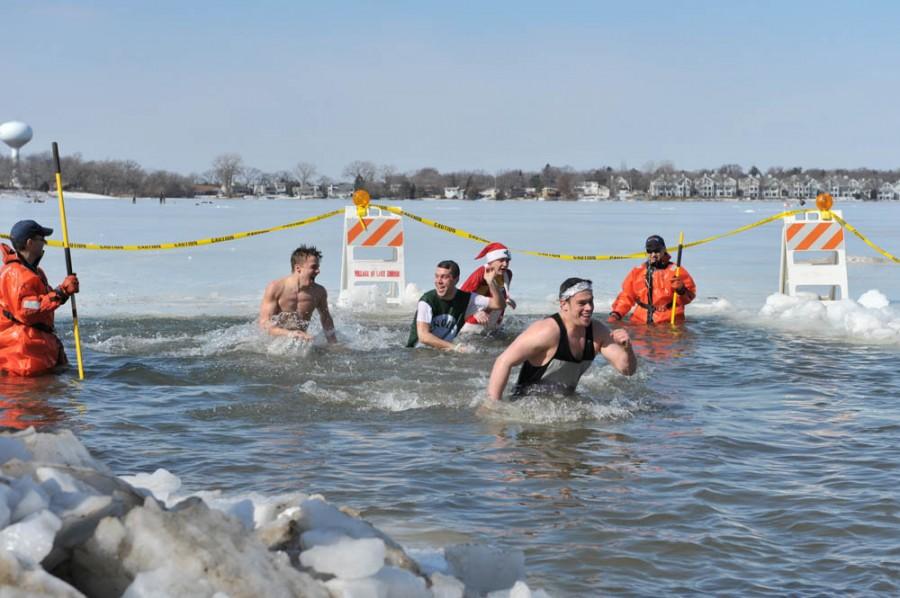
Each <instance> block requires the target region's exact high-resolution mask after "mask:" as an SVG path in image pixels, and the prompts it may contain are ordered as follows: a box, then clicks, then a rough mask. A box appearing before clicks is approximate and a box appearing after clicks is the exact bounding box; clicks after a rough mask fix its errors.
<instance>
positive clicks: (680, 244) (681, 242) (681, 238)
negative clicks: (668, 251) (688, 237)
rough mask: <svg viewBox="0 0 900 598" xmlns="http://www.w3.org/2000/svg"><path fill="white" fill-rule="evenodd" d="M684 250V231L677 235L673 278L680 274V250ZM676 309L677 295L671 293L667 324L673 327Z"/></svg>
mask: <svg viewBox="0 0 900 598" xmlns="http://www.w3.org/2000/svg"><path fill="white" fill-rule="evenodd" d="M682 249H684V231H681V234H680V235H678V259H676V260H675V276H678V275H679V274H680V273H681V250H682ZM677 308H678V293H672V310H671V312H670V313H669V324H670V325H672V326H674V325H675V310H676V309H677Z"/></svg>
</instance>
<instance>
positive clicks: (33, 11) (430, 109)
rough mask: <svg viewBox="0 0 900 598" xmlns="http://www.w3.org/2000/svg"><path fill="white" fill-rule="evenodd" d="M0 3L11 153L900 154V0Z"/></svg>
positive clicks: (764, 161) (614, 157)
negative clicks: (20, 143)
mask: <svg viewBox="0 0 900 598" xmlns="http://www.w3.org/2000/svg"><path fill="white" fill-rule="evenodd" d="M628 5H633V6H628ZM0 23H3V32H4V41H3V44H4V46H5V48H4V53H3V56H4V58H3V60H2V62H0V122H2V121H7V120H13V119H16V120H23V121H25V122H28V123H29V124H31V125H32V127H33V128H34V131H35V135H34V139H33V140H32V142H31V143H30V144H29V145H28V146H26V147H25V148H24V149H23V154H27V153H29V152H37V151H43V150H46V149H49V147H50V143H51V141H59V143H60V147H61V149H62V151H63V152H64V153H70V154H71V153H75V152H80V153H81V154H82V155H83V156H84V157H85V158H89V159H105V158H117V159H133V160H136V161H138V162H139V163H140V164H142V165H143V166H144V167H145V168H148V169H153V168H164V169H168V170H174V171H177V172H182V173H189V172H202V171H204V170H206V169H208V168H209V167H210V164H211V162H212V160H213V158H214V157H215V156H216V155H218V154H221V153H224V152H237V153H240V154H241V155H242V156H243V158H244V161H245V163H247V164H248V165H251V166H255V167H257V168H260V169H262V170H265V171H274V170H280V169H291V168H292V167H293V166H294V165H295V164H296V163H297V162H299V161H306V162H311V163H313V164H315V165H316V166H317V167H318V169H319V171H320V173H324V174H327V175H330V176H337V175H339V174H340V173H341V171H342V170H343V168H344V166H345V165H346V164H347V163H349V162H351V161H353V160H370V161H373V162H375V163H376V164H388V165H392V166H394V167H395V168H396V169H398V170H399V171H409V170H413V169H416V168H420V167H424V166H433V167H435V168H438V169H440V170H442V171H449V170H456V169H481V170H485V171H487V172H497V171H499V170H502V169H506V168H525V169H539V168H540V167H542V166H543V165H544V164H545V163H548V162H549V163H551V164H554V165H559V166H563V165H569V166H572V167H574V168H578V169H586V168H592V167H598V166H605V165H611V166H614V167H618V166H621V165H622V164H627V165H628V166H629V167H636V168H642V167H644V166H645V165H646V164H647V163H648V162H651V161H653V162H659V161H663V160H669V161H672V162H674V163H675V165H676V166H677V167H679V168H686V169H695V168H703V167H717V166H719V165H721V164H724V163H738V164H741V165H742V166H744V167H745V168H749V167H750V166H751V165H756V166H758V167H760V168H767V167H769V166H776V165H780V166H785V167H788V166H802V167H804V168H809V167H815V166H820V167H825V168H838V167H858V166H869V167H873V168H898V167H900V157H898V155H897V149H898V146H900V143H898V142H900V108H898V106H900V101H898V98H900V26H898V25H900V3H896V2H888V1H883V2H867V1H865V0H862V1H859V2H852V3H851V2H829V1H819V2H806V1H802V2H801V1H778V2H770V1H758V2H750V1H747V2H725V1H705V0H693V1H688V0H685V1H674V0H670V1H668V2H664V1H642V2H633V3H624V2H600V1H595V2H560V3H557V4H556V5H555V6H551V5H550V3H547V2H531V1H529V0H519V1H517V2H506V1H489V0H481V1H480V2H468V1H458V2H452V3H451V2H442V3H428V2H390V1H386V2H332V3H319V2H316V3H311V2H310V3H307V2H298V1H286V0H256V1H254V2H227V1H218V2H211V1H205V0H201V1H192V2H188V1H186V0H182V1H169V0H155V1H129V0H119V1H115V2H113V1H100V0H97V1H91V0H81V1H74V0H73V1H68V0H65V1H64V0H54V1H45V0H3V1H2V2H0Z"/></svg>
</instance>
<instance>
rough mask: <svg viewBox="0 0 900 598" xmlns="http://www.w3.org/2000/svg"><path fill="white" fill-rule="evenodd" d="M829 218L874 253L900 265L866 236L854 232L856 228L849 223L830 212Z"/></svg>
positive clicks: (856, 231)
mask: <svg viewBox="0 0 900 598" xmlns="http://www.w3.org/2000/svg"><path fill="white" fill-rule="evenodd" d="M831 217H832V218H834V219H835V220H837V221H838V223H839V224H840V225H841V226H843V227H844V228H846V229H847V230H849V231H850V232H851V233H853V234H854V235H856V236H857V237H859V238H860V239H862V242H863V243H865V244H866V245H868V246H869V247H871V248H872V249H874V250H875V251H877V252H878V253H880V254H881V255H883V256H884V257H886V258H888V259H889V260H891V261H892V262H894V263H895V264H900V259H897V258H896V257H894V256H893V255H891V254H890V253H888V252H887V251H885V250H884V249H882V248H881V247H879V246H878V245H876V244H875V243H873V242H872V241H870V240H869V239H867V238H866V236H865V235H864V234H862V233H861V232H859V231H858V230H856V227H854V226H853V225H852V224H850V223H849V222H847V221H846V220H844V219H843V218H841V217H840V216H838V215H837V214H835V213H834V212H831Z"/></svg>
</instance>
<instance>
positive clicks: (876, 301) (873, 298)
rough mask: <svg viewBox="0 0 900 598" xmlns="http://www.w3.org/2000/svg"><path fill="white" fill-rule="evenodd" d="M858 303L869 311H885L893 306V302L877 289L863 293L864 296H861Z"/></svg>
mask: <svg viewBox="0 0 900 598" xmlns="http://www.w3.org/2000/svg"><path fill="white" fill-rule="evenodd" d="M858 303H859V304H860V305H862V306H863V307H868V308H869V309H884V308H886V307H888V306H889V305H890V304H891V302H890V301H888V298H887V297H885V296H884V294H883V293H882V292H881V291H879V290H877V289H872V290H870V291H866V292H865V293H863V294H862V296H860V298H859V301H858Z"/></svg>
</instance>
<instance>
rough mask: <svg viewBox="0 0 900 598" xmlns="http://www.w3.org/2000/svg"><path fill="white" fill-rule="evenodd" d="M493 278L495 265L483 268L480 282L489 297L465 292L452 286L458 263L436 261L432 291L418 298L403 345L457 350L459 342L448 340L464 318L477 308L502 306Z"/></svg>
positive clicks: (451, 338)
mask: <svg viewBox="0 0 900 598" xmlns="http://www.w3.org/2000/svg"><path fill="white" fill-rule="evenodd" d="M496 277H497V266H496V265H495V264H488V265H487V266H485V268H484V281H485V282H486V283H487V284H488V290H489V291H490V293H491V296H490V297H484V296H482V295H479V294H478V293H467V292H466V291H460V290H459V289H457V288H456V283H457V282H459V265H458V264H457V263H456V262H454V261H453V260H444V261H442V262H440V263H439V264H438V265H437V267H436V268H435V270H434V290H432V291H428V292H427V293H425V294H424V295H422V296H421V297H420V298H419V304H418V306H417V307H416V317H415V318H414V319H413V323H412V328H411V330H410V331H409V340H408V341H407V342H406V346H407V347H415V346H416V344H418V343H421V344H423V345H426V346H429V347H434V348H435V349H444V350H446V351H453V350H455V349H457V348H458V347H459V346H460V345H454V344H453V343H452V342H450V341H452V340H453V339H454V338H455V337H456V335H457V334H458V333H459V329H460V328H462V325H463V324H465V322H466V318H467V317H469V316H471V315H472V314H474V313H475V312H476V311H478V310H479V309H482V310H484V311H485V312H490V311H492V310H495V309H500V308H501V307H502V306H503V295H502V291H501V288H500V286H498V285H497V281H496Z"/></svg>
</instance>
